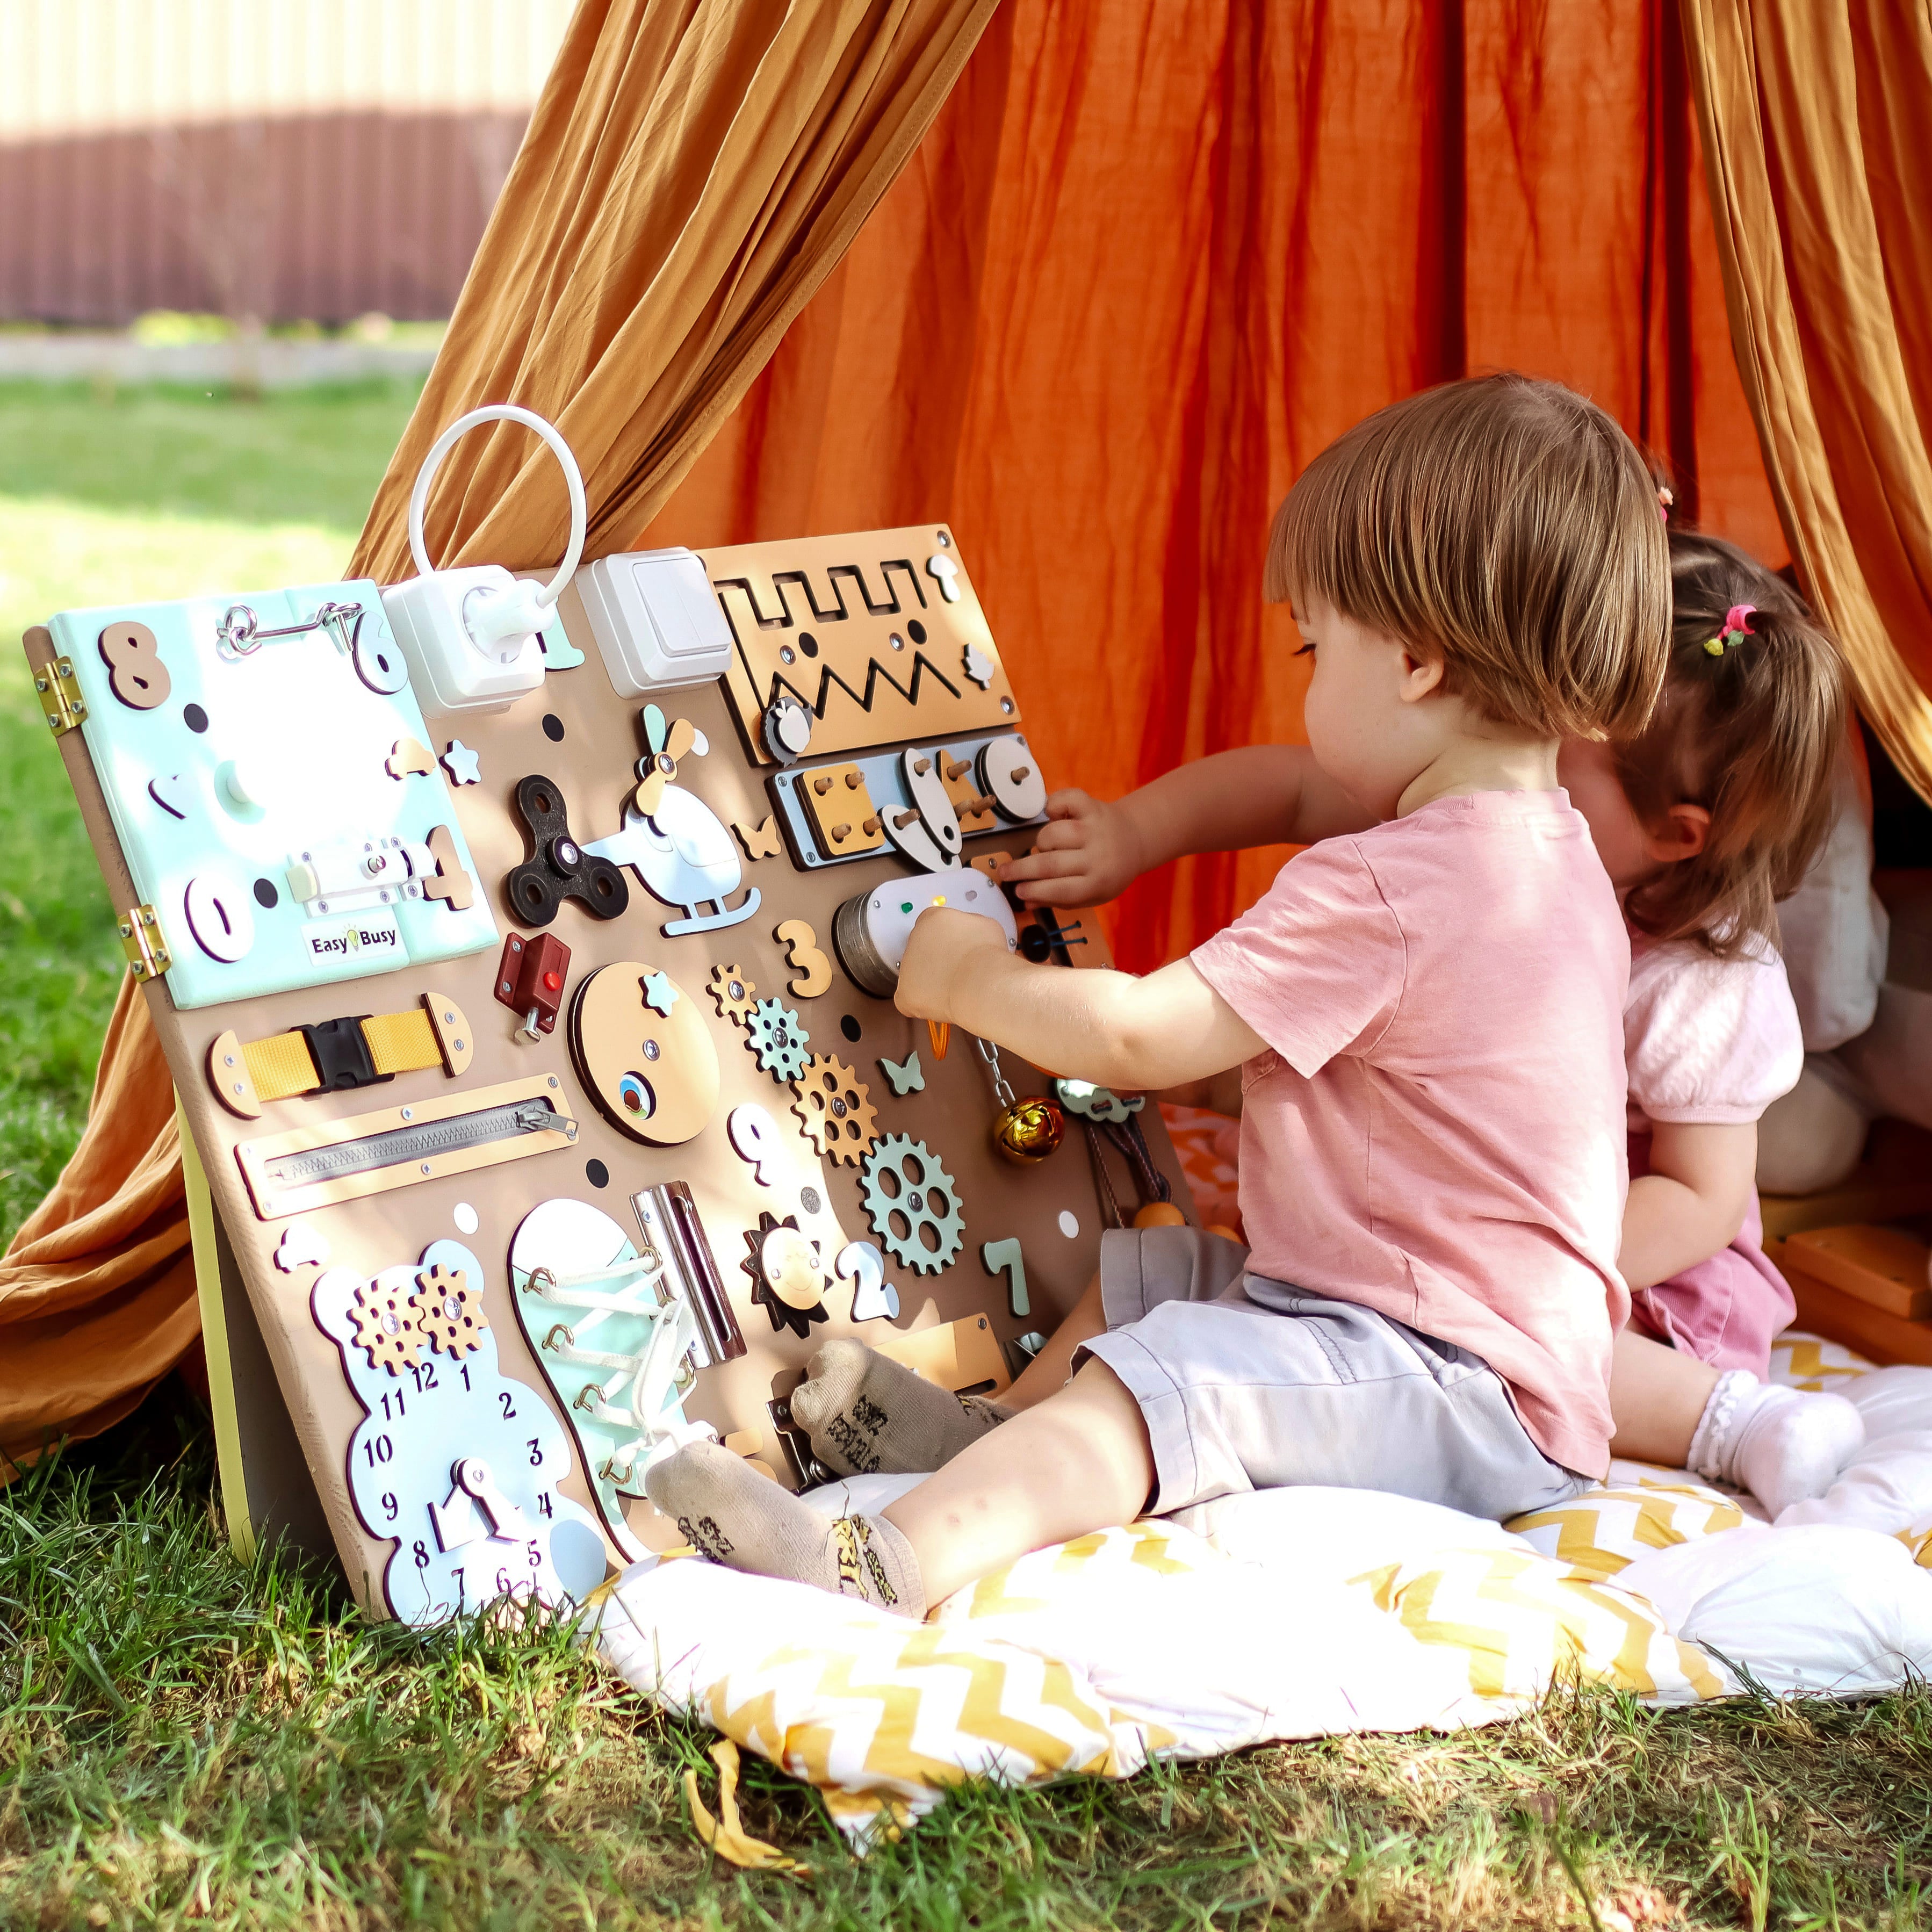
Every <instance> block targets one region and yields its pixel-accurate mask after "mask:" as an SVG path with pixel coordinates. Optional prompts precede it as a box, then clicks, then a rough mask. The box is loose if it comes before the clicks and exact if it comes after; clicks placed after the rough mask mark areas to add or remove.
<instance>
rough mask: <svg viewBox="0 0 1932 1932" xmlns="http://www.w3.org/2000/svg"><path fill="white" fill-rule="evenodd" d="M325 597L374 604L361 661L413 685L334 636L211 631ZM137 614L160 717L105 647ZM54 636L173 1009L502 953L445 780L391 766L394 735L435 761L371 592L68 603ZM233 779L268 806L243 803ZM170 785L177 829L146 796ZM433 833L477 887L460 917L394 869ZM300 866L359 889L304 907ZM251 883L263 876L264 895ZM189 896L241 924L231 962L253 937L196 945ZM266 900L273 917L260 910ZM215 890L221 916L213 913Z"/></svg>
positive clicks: (365, 618)
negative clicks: (223, 639) (222, 636)
mask: <svg viewBox="0 0 1932 1932" xmlns="http://www.w3.org/2000/svg"><path fill="white" fill-rule="evenodd" d="M330 602H334V603H338V604H357V605H359V606H360V607H361V609H362V628H361V631H360V633H359V637H360V643H361V648H362V652H364V653H365V663H371V664H373V662H374V659H375V658H377V656H378V655H380V658H381V659H382V660H383V662H385V663H386V664H388V665H389V667H391V668H390V669H389V671H388V672H387V673H383V672H380V671H378V672H374V673H373V674H374V676H375V677H376V679H377V682H380V683H398V682H400V688H397V689H395V690H394V691H389V692H385V691H380V690H378V689H376V688H373V687H372V685H371V683H370V682H368V681H366V680H365V677H364V676H362V675H361V674H359V672H358V670H357V667H356V657H355V655H354V654H353V653H352V652H349V651H346V650H345V649H344V648H343V646H342V645H341V643H339V642H338V634H337V631H335V629H334V628H323V629H320V630H312V631H307V632H306V633H305V634H302V635H301V636H298V637H278V638H273V639H271V640H268V641H267V642H266V643H261V644H260V645H259V646H257V648H256V649H254V651H252V652H249V653H248V654H247V655H239V656H238V655H234V654H233V653H232V652H226V651H224V650H223V648H222V647H221V646H220V643H219V641H218V639H217V627H218V626H219V625H220V622H221V621H222V618H223V613H225V612H226V610H228V609H229V607H230V606H231V605H233V604H246V605H248V607H249V608H250V609H251V610H253V611H254V613H255V615H256V618H257V622H258V625H259V626H260V628H261V629H262V630H263V631H270V630H278V629H280V628H282V627H283V626H284V625H291V624H298V623H301V622H304V621H305V620H306V619H308V618H310V617H311V616H314V613H316V611H317V610H318V609H320V607H322V606H323V604H326V603H330ZM130 619H131V620H133V621H135V622H139V623H142V624H145V625H147V626H148V629H149V630H151V631H153V633H154V637H155V639H156V640H157V644H158V646H159V650H160V659H161V662H162V663H163V664H164V665H165V666H166V670H167V673H168V679H169V691H168V694H167V696H166V699H165V700H163V702H162V703H160V704H159V705H157V706H155V707H154V709H151V710H139V709H136V708H135V707H133V706H131V705H128V704H126V703H122V702H121V700H120V699H119V698H118V697H115V694H114V692H113V688H112V681H111V680H112V673H111V672H110V667H109V664H108V663H107V660H106V659H105V658H104V656H103V655H102V652H101V632H102V631H103V630H104V628H107V626H108V625H110V623H113V622H121V621H126V620H130ZM49 628H50V629H51V630H52V633H53V637H54V642H55V646H56V647H57V648H58V650H59V651H60V652H62V654H64V655H66V656H68V657H70V658H72V659H73V660H74V671H75V674H76V676H77V678H78V679H79V680H80V687H81V691H82V694H83V696H84V697H86V700H87V709H88V715H87V718H86V722H85V723H84V724H83V725H82V727H81V730H82V733H83V736H84V738H85V739H86V744H87V748H88V751H89V754H90V755H91V757H92V759H93V760H94V769H95V772H96V773H97V774H98V775H99V778H100V780H101V789H102V790H103V791H104V792H105V793H106V794H107V805H108V809H109V811H110V813H111V814H113V820H114V829H115V834H116V835H117V836H118V838H119V840H120V841H121V851H122V853H123V854H124V856H125V857H126V859H127V867H128V870H129V871H130V872H131V873H132V874H133V879H134V883H135V886H136V890H137V891H138V892H139V894H140V895H141V900H142V903H143V904H150V905H151V906H153V907H154V910H155V913H156V914H157V916H158V918H159V919H160V926H161V931H162V933H163V936H164V937H165V938H166V942H167V945H168V949H169V952H170V953H172V955H173V962H174V963H173V965H172V967H171V968H170V969H169V974H168V988H169V992H171V993H172V995H173V996H174V1001H175V1005H176V1006H177V1007H205V1006H212V1005H214V1004H217V1003H218V1002H220V1001H226V1000H241V999H252V998H256V997H257V995H261V994H264V993H280V992H288V991H289V990H290V989H293V988H296V987H301V986H322V985H326V984H329V983H332V982H334V981H336V980H357V979H362V978H364V977H367V976H368V974H372V973H387V972H392V971H395V968H398V966H401V965H419V966H420V965H427V964H428V963H429V962H432V961H434V960H439V959H455V958H458V957H460V956H462V955H463V954H465V953H477V952H481V950H483V949H484V948H485V947H490V946H493V945H494V944H496V938H497V933H496V921H495V919H493V917H492V916H491V915H490V905H489V896H488V892H487V887H486V886H485V884H484V880H482V878H481V877H480V876H479V875H478V872H477V870H476V865H475V860H474V859H472V857H471V856H470V853H469V845H468V844H467V842H466V841H465V839H464V838H463V832H462V828H461V827H460V826H459V825H458V823H457V817H456V812H455V808H454V806H453V805H452V803H451V801H450V796H449V788H448V787H447V785H446V782H445V778H444V774H443V770H442V768H441V767H440V766H437V767H435V768H434V769H432V770H431V772H429V773H428V775H420V774H418V775H410V776H408V777H406V778H392V776H391V775H390V774H389V771H388V769H387V760H388V759H389V755H390V753H391V752H392V750H393V749H394V748H395V745H396V744H397V743H398V741H399V740H401V739H406V738H408V739H415V740H416V742H418V743H419V744H421V745H424V746H425V748H428V750H430V751H431V752H432V753H434V751H435V750H436V747H435V746H434V745H432V744H431V741H430V737H429V733H428V728H427V727H425V724H424V722H423V715H422V709H420V707H419V706H418V704H417V703H416V694H415V693H414V692H413V691H412V690H411V689H410V686H409V685H408V682H407V671H406V670H404V667H403V665H402V659H401V652H398V650H397V649H396V646H395V641H394V640H393V638H392V636H391V634H390V631H389V625H388V622H387V621H386V619H385V618H384V616H383V605H382V599H381V598H380V595H379V594H378V592H377V588H376V586H375V585H374V583H367V582H363V583H321V584H302V585H296V586H293V587H292V588H290V589H284V590H262V591H245V592H239V593H231V594H228V595H218V596H208V597H195V598H187V600H185V601H183V602H181V603H178V604H111V605H105V606H103V607H100V608H98V609H95V610H63V611H62V612H61V613H59V615H58V616H55V617H54V618H53V619H52V620H51V622H50V625H49ZM191 705H192V706H198V707H199V710H200V712H201V713H202V715H205V718H206V725H205V728H204V729H202V730H194V729H193V728H191V727H190V724H189V722H188V719H189V718H190V715H192V714H191V713H190V712H189V709H188V707H189V706H191ZM231 772H234V773H235V774H236V775H237V776H238V778H239V782H240V783H241V785H242V790H244V791H245V793H248V795H249V796H250V797H251V799H253V800H254V801H255V802H251V803H246V804H245V803H242V802H239V800H238V799H236V797H235V796H234V794H233V791H232V790H231V789H230V788H229V784H228V783H227V780H228V778H229V774H230V773H231ZM157 781H158V787H159V789H160V791H161V792H162V793H163V795H164V796H166V797H167V798H168V799H169V800H170V801H171V802H172V804H173V805H175V808H176V809H177V810H178V811H181V812H182V813H183V814H184V816H181V817H176V816H175V813H174V812H172V811H169V810H168V809H167V808H166V806H164V805H163V804H162V803H161V802H160V799H157V797H156V796H155V794H154V789H151V787H154V786H155V785H156V784H157ZM437 826H446V827H447V828H448V829H449V832H450V834H451V836H452V839H453V841H454V842H455V849H456V854H457V859H458V862H459V863H460V864H461V865H462V866H463V869H464V870H465V871H467V872H468V873H469V875H470V878H471V881H472V898H471V901H470V904H469V908H468V910H466V911H463V912H455V911H452V910H451V909H450V907H449V904H447V903H446V901H442V900H439V899H430V898H423V897H422V896H421V895H420V893H421V887H420V884H419V883H417V882H416V880H413V879H408V878H406V877H401V876H399V875H401V874H403V873H404V869H405V868H406V867H407V865H408V864H409V860H408V859H407V856H405V853H404V849H403V848H404V847H416V848H417V850H418V862H419V863H420V862H421V856H420V855H421V848H422V847H424V846H425V845H426V844H427V843H428V838H429V835H430V834H431V832H432V831H433V830H434V829H435V828H437ZM385 841H387V842H385ZM365 848H368V850H373V851H374V853H376V854H377V855H378V856H383V857H384V858H385V859H386V861H387V864H386V868H385V871H384V874H383V875H382V876H381V877H377V878H375V879H371V878H370V877H368V875H367V874H366V872H365V871H359V870H358V869H357V868H359V867H360V866H362V864H363V862H364V861H365V859H366V858H367V856H368V850H365ZM305 853H307V854H309V855H310V857H311V860H314V861H317V862H320V863H321V864H322V865H323V866H324V867H325V868H330V869H331V870H332V871H333V873H334V874H335V877H336V879H337V880H338V881H342V880H353V881H355V882H356V883H355V889H353V891H352V892H350V893H348V894H347V895H344V893H343V892H340V891H331V892H318V893H317V894H316V895H314V896H313V897H311V899H310V900H309V901H307V902H306V903H305V902H303V901H298V900H297V899H296V898H294V897H293V894H292V892H291V889H290V879H289V873H290V867H291V865H293V864H296V862H299V861H301V860H302V856H303V855H304V854H305ZM196 881H199V884H198V885H196ZM258 881H266V885H265V886H263V888H262V889H260V891H259V892H258V889H257V882H258ZM191 886H193V887H194V889H195V891H196V907H197V910H198V911H199V916H200V922H201V923H202V925H204V926H205V925H207V924H208V922H209V920H210V919H211V917H213V918H215V919H217V920H219V919H224V918H225V919H229V920H230V921H231V926H230V931H229V933H227V934H221V933H220V932H217V935H216V937H217V945H218V947H220V949H221V950H226V951H229V952H234V951H237V950H239V948H238V945H237V939H236V935H248V937H249V941H250V943H249V944H248V945H247V947H246V949H245V950H241V951H240V956H239V957H238V958H236V959H232V960H223V959H217V958H215V957H214V956H211V953H210V952H209V951H208V950H207V948H206V947H205V946H204V945H203V944H201V943H199V941H197V939H196V930H195V920H194V919H192V918H191V917H190V912H189V908H188V897H189V892H190V887H191ZM270 888H272V890H273V892H274V896H275V903H274V904H272V905H269V904H265V903H264V901H265V900H266V898H267V896H268V892H269V889H270ZM210 895H213V898H214V899H215V900H217V901H219V904H220V907H221V911H220V913H218V914H217V913H211V911H210V909H209V908H210ZM325 908H326V910H325Z"/></svg>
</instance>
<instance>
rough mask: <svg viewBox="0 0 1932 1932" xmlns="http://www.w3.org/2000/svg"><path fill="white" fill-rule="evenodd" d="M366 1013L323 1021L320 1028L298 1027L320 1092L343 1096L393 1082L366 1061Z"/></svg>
mask: <svg viewBox="0 0 1932 1932" xmlns="http://www.w3.org/2000/svg"><path fill="white" fill-rule="evenodd" d="M368 1017H369V1016H368V1014H367V1013H352V1014H350V1015H349V1016H348V1017H347V1018H346V1019H339V1020H324V1021H323V1022H322V1023H321V1025H319V1026H305V1027H299V1028H297V1029H296V1031H298V1032H299V1034H301V1035H302V1038H303V1039H304V1040H307V1041H308V1050H309V1056H310V1058H311V1059H313V1060H314V1062H315V1070H316V1071H317V1073H319V1074H320V1075H321V1076H322V1082H321V1085H320V1089H319V1091H321V1092H323V1093H325V1094H347V1093H348V1092H350V1091H352V1090H353V1089H354V1088H358V1087H374V1086H377V1085H380V1083H381V1082H383V1081H385V1080H393V1079H395V1077H396V1076H395V1075H394V1074H393V1073H377V1071H376V1063H375V1062H374V1061H373V1060H372V1059H371V1058H370V1057H369V1043H368V1040H365V1038H364V1037H363V1035H362V1022H364V1021H365V1019H368Z"/></svg>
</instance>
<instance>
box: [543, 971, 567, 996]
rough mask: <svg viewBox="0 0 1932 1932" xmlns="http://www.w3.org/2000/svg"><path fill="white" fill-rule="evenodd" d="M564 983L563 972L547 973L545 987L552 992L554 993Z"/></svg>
mask: <svg viewBox="0 0 1932 1932" xmlns="http://www.w3.org/2000/svg"><path fill="white" fill-rule="evenodd" d="M562 984H563V975H562V974H561V973H546V974H544V988H545V989H546V990H547V991H548V992H553V993H554V992H556V991H557V990H558V989H559V987H561V986H562Z"/></svg>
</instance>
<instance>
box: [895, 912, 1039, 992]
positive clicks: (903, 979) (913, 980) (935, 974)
mask: <svg viewBox="0 0 1932 1932" xmlns="http://www.w3.org/2000/svg"><path fill="white" fill-rule="evenodd" d="M989 954H992V955H996V956H998V958H999V959H1008V958H1010V954H1009V953H1008V952H1007V935H1005V934H1004V932H1001V929H1000V928H999V926H998V923H997V922H995V921H994V920H992V919H984V918H982V917H981V916H980V914H979V913H977V912H956V911H955V910H953V908H952V907H950V906H929V907H927V908H926V910H925V911H924V912H922V913H920V914H919V917H918V918H917V919H916V920H915V921H914V922H913V929H912V937H911V938H910V939H909V940H908V941H907V942H906V950H905V958H904V960H903V961H902V962H901V964H900V966H899V985H898V992H896V993H895V995H893V996H892V1004H894V1005H895V1006H896V1007H898V1010H899V1011H900V1012H901V1013H904V1014H906V1015H907V1016H909V1017H910V1018H911V1019H916V1020H950V1019H953V1017H954V1016H955V1014H956V1011H957V1008H958V998H957V994H956V990H955V989H956V988H958V987H959V986H964V985H967V984H968V983H970V981H971V977H973V976H974V975H979V976H981V977H983V976H984V974H985V973H986V969H987V967H988V965H989V963H991V962H989V958H988V956H989Z"/></svg>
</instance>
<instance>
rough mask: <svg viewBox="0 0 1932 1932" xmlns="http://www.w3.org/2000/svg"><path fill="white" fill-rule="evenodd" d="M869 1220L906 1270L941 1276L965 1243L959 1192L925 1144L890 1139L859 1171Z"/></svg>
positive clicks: (903, 1136) (898, 1136)
mask: <svg viewBox="0 0 1932 1932" xmlns="http://www.w3.org/2000/svg"><path fill="white" fill-rule="evenodd" d="M859 1175H860V1178H861V1182H862V1188H861V1194H862V1199H863V1200H864V1202H865V1218H866V1219H867V1220H868V1221H870V1222H871V1224H872V1232H873V1233H874V1234H875V1235H877V1236H878V1238H879V1240H880V1242H881V1244H883V1246H884V1247H885V1248H886V1251H887V1252H888V1253H889V1254H890V1255H891V1256H892V1259H893V1260H895V1262H898V1265H899V1266H900V1267H901V1268H910V1269H911V1270H912V1271H913V1272H914V1273H915V1274H938V1272H939V1271H940V1270H941V1268H950V1267H951V1266H952V1265H953V1262H955V1261H956V1259H958V1258H959V1250H960V1247H961V1245H962V1244H963V1242H964V1241H965V1238H966V1223H965V1220H963V1219H962V1217H961V1215H960V1212H959V1189H958V1188H957V1187H956V1186H955V1185H954V1184H953V1177H952V1175H950V1174H948V1173H947V1171H946V1170H945V1169H944V1168H943V1167H941V1166H940V1164H939V1161H938V1157H936V1156H935V1154H933V1152H932V1149H931V1148H929V1147H928V1146H927V1145H926V1143H925V1142H923V1141H916V1140H914V1139H912V1138H911V1136H910V1135H907V1134H888V1135H887V1136H886V1137H885V1139H883V1140H882V1141H880V1142H879V1144H878V1145H877V1146H876V1147H875V1148H873V1150H872V1151H871V1153H870V1154H868V1155H867V1156H866V1157H865V1160H864V1161H863V1162H862V1163H861V1164H860V1166H859Z"/></svg>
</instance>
